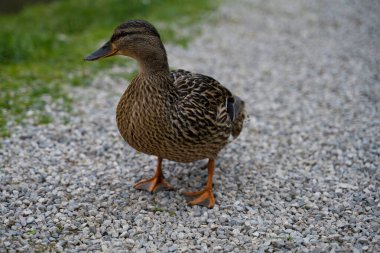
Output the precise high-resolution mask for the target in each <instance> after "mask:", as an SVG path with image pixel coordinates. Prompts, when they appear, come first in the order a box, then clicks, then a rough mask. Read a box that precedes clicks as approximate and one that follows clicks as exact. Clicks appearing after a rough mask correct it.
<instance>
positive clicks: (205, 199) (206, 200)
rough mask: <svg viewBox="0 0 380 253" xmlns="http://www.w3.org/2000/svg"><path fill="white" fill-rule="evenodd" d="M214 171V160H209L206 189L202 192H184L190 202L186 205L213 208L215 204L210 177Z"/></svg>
mask: <svg viewBox="0 0 380 253" xmlns="http://www.w3.org/2000/svg"><path fill="white" fill-rule="evenodd" d="M214 169H215V160H214V159H210V160H209V161H208V178H207V184H206V187H205V188H204V189H203V190H202V191H198V192H184V193H183V194H184V195H186V196H187V197H188V198H189V199H190V201H188V204H190V205H201V206H207V207H208V208H213V207H214V204H215V198H214V195H213V194H212V176H213V175H214Z"/></svg>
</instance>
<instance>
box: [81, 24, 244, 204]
mask: <svg viewBox="0 0 380 253" xmlns="http://www.w3.org/2000/svg"><path fill="white" fill-rule="evenodd" d="M116 55H121V56H127V57H130V58H132V59H134V60H136V61H137V64H138V67H137V68H138V73H137V74H136V76H135V77H134V78H133V80H132V81H131V82H130V84H129V85H128V87H127V88H126V90H125V92H124V93H123V95H122V96H121V98H120V101H119V103H118V105H117V108H116V123H117V127H118V129H119V132H120V135H121V136H122V137H123V139H124V140H125V141H126V142H127V143H128V144H129V145H130V146H131V147H132V148H134V149H135V150H137V151H139V152H142V153H144V154H147V155H151V156H155V157H157V167H156V169H155V173H154V176H153V177H152V178H150V179H143V180H141V181H139V182H137V183H136V184H135V185H134V188H135V189H139V190H145V191H148V192H151V193H153V192H157V191H160V190H172V189H173V187H172V186H171V185H170V184H169V183H168V182H167V180H166V179H165V177H164V174H163V170H162V162H163V160H165V159H166V160H171V161H175V162H180V163H190V162H194V161H197V160H203V159H208V163H207V169H208V177H207V183H206V185H205V187H204V188H203V189H202V190H200V191H192V192H184V193H183V194H184V195H185V197H186V199H187V201H188V202H187V203H188V204H189V205H201V206H206V207H208V208H213V207H214V205H215V197H214V194H213V184H212V183H213V175H214V171H215V161H216V159H217V156H218V153H219V152H220V151H221V150H222V149H223V148H224V147H225V146H226V145H227V144H228V143H229V142H230V141H231V139H233V138H236V137H237V136H239V134H240V133H241V131H242V128H243V122H244V119H245V117H246V112H245V103H244V101H243V100H242V99H241V98H239V97H238V96H236V95H234V94H232V93H231V92H230V91H229V90H228V89H227V88H226V87H224V86H223V85H222V84H220V83H219V82H218V81H216V80H215V79H214V78H212V77H209V76H206V75H203V74H198V73H193V72H190V71H186V70H182V69H178V70H170V69H169V64H168V57H167V53H166V49H165V47H164V45H163V43H162V40H161V37H160V34H159V33H158V31H157V29H156V28H155V27H154V26H153V25H152V24H151V23H149V22H148V21H145V20H129V21H127V22H124V23H122V24H120V25H119V26H117V27H116V28H115V30H114V32H113V34H112V36H111V38H110V39H109V40H108V41H107V42H106V43H105V44H104V45H103V46H101V47H100V48H99V49H98V50H96V51H94V52H93V53H91V54H89V55H88V56H86V57H85V58H84V60H86V61H95V60H99V59H103V58H108V57H111V56H116ZM231 137H232V138H231Z"/></svg>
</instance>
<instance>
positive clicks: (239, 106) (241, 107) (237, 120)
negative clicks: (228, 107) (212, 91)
mask: <svg viewBox="0 0 380 253" xmlns="http://www.w3.org/2000/svg"><path fill="white" fill-rule="evenodd" d="M234 98H235V102H234V106H233V108H234V115H235V117H234V119H233V121H232V136H233V137H234V138H236V137H238V136H239V134H240V132H241V130H242V128H243V123H244V119H245V117H246V112H245V103H244V101H243V100H241V98H239V97H238V96H234Z"/></svg>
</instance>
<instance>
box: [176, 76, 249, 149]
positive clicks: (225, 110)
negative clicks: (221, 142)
mask: <svg viewBox="0 0 380 253" xmlns="http://www.w3.org/2000/svg"><path fill="white" fill-rule="evenodd" d="M171 75H172V77H173V79H174V82H173V84H174V86H175V88H176V91H177V94H178V97H179V99H178V102H177V103H176V106H175V107H176V113H174V114H173V119H172V120H174V124H175V127H178V128H179V129H180V130H181V132H182V133H183V134H184V135H185V137H188V138H196V139H197V140H198V141H199V140H200V139H202V140H208V139H210V138H221V139H226V138H227V139H228V137H229V136H230V134H231V133H232V132H231V131H233V126H234V121H235V119H236V118H237V115H238V114H239V111H238V110H240V109H241V107H242V106H241V105H242V101H241V100H240V99H238V98H237V97H236V96H234V95H232V93H231V92H230V91H229V90H228V89H227V88H225V87H224V86H222V85H221V84H220V83H219V82H218V81H216V80H215V79H213V78H211V77H209V76H205V75H201V74H196V73H192V72H189V71H185V70H176V71H172V72H171ZM234 135H235V134H234Z"/></svg>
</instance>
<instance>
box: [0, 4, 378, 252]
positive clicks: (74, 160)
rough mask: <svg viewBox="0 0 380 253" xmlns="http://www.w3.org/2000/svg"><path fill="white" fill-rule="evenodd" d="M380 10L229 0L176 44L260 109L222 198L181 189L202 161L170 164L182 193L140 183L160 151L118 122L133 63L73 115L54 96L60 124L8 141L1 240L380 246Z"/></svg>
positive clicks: (233, 151)
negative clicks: (143, 149)
mask: <svg viewBox="0 0 380 253" xmlns="http://www.w3.org/2000/svg"><path fill="white" fill-rule="evenodd" d="M379 13H380V2H379V1H375V0H374V1H367V0H366V1H359V0H358V1H338V0H337V1H327V0H325V1H301V0H293V1H233V2H232V1H231V2H225V3H223V4H222V6H221V8H220V9H219V10H218V12H217V13H216V14H215V21H214V22H211V23H209V24H206V25H204V26H202V34H201V35H200V36H199V37H197V38H195V39H194V40H193V42H192V43H190V45H189V47H188V48H186V49H184V48H180V47H175V46H168V47H167V49H168V51H169V60H170V63H171V66H172V67H181V68H185V69H188V70H191V71H197V72H200V73H204V74H208V75H211V76H213V77H215V78H216V79H218V80H220V81H221V82H222V83H223V84H224V85H226V86H227V87H229V88H230V89H231V90H233V91H234V92H235V93H236V94H238V95H239V96H241V97H242V98H243V99H245V100H246V102H247V110H248V112H249V113H250V115H251V120H250V122H249V123H248V124H247V126H246V128H245V130H244V132H243V133H242V134H241V136H240V137H239V138H238V139H237V140H235V141H234V142H233V143H231V144H230V145H229V146H228V147H227V148H226V149H224V150H223V151H222V152H221V154H220V162H221V163H220V165H219V167H218V168H217V170H216V175H215V177H214V192H215V196H216V199H217V204H216V206H215V208H214V209H211V210H209V209H207V208H204V207H198V206H195V207H189V206H187V205H186V202H185V199H184V198H183V196H182V195H181V194H180V193H181V192H182V191H184V190H196V189H200V188H201V187H203V185H204V183H205V181H206V178H207V171H206V170H201V169H199V167H201V165H202V164H203V163H204V161H199V162H196V163H193V164H179V163H174V162H170V161H166V162H165V163H164V172H165V175H166V177H167V178H168V180H169V182H170V183H171V184H172V185H173V186H174V187H175V188H176V189H177V191H172V192H160V193H157V194H153V195H152V194H149V193H146V192H140V191H137V190H134V189H133V188H132V185H133V184H134V182H136V181H138V180H139V179H141V178H143V177H150V176H151V175H152V174H153V170H154V168H155V164H156V161H155V158H154V157H149V156H146V155H144V154H141V153H137V152H136V151H134V150H133V149H132V148H130V147H128V146H127V145H126V144H125V143H124V142H123V141H122V139H121V138H120V136H119V134H118V131H117V129H116V126H115V120H114V118H115V106H116V103H117V101H118V99H119V97H120V95H121V93H122V92H123V90H124V89H125V87H126V86H127V85H128V83H127V81H125V80H124V79H123V78H121V77H120V73H125V72H130V71H133V68H132V69H130V68H121V67H118V68H116V67H115V68H113V69H111V70H107V72H106V73H101V74H98V76H97V77H96V79H95V80H94V82H93V84H92V85H91V86H90V87H87V88H75V89H74V90H71V91H70V93H71V94H72V97H73V99H74V101H75V102H74V103H75V104H74V106H75V107H74V110H73V112H72V114H70V115H67V114H65V113H64V112H61V111H59V110H58V109H57V108H59V107H54V105H51V106H49V107H48V108H47V110H48V113H50V114H52V115H54V116H55V119H56V120H55V122H53V123H51V124H49V125H47V126H32V125H29V124H27V123H26V124H24V125H21V126H16V127H15V128H14V129H13V134H12V136H11V137H10V138H9V139H5V140H2V142H1V144H2V147H1V150H0V164H1V167H0V252H7V251H9V252H15V251H17V252H18V251H25V252H30V251H48V250H51V251H62V252H63V251H64V252H78V251H94V252H95V251H110V252H118V251H119V252H125V251H133V252H157V251H162V252H185V251H198V252H208V251H211V252H232V251H234V252H252V251H255V252H256V251H258V252H264V251H268V252H273V251H289V250H291V251H296V252H307V251H312V252H328V251H330V252H338V251H339V252H351V251H353V252H376V251H377V252H379V251H380V244H379V242H380V233H379V231H380V218H379V217H380V203H379V201H380V196H379V195H380V194H379V193H380V191H379V186H380V183H379V182H380V173H379V171H380V168H379V165H380V158H379V157H380V83H379V78H380V77H379V75H380V70H379V65H380V50H379V41H380V30H379V29H380V16H379ZM158 28H159V27H158ZM183 32H186V30H185V31H183ZM89 50H90V49H89ZM86 53H88V52H83V55H85V54H86ZM31 113H32V112H31Z"/></svg>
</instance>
